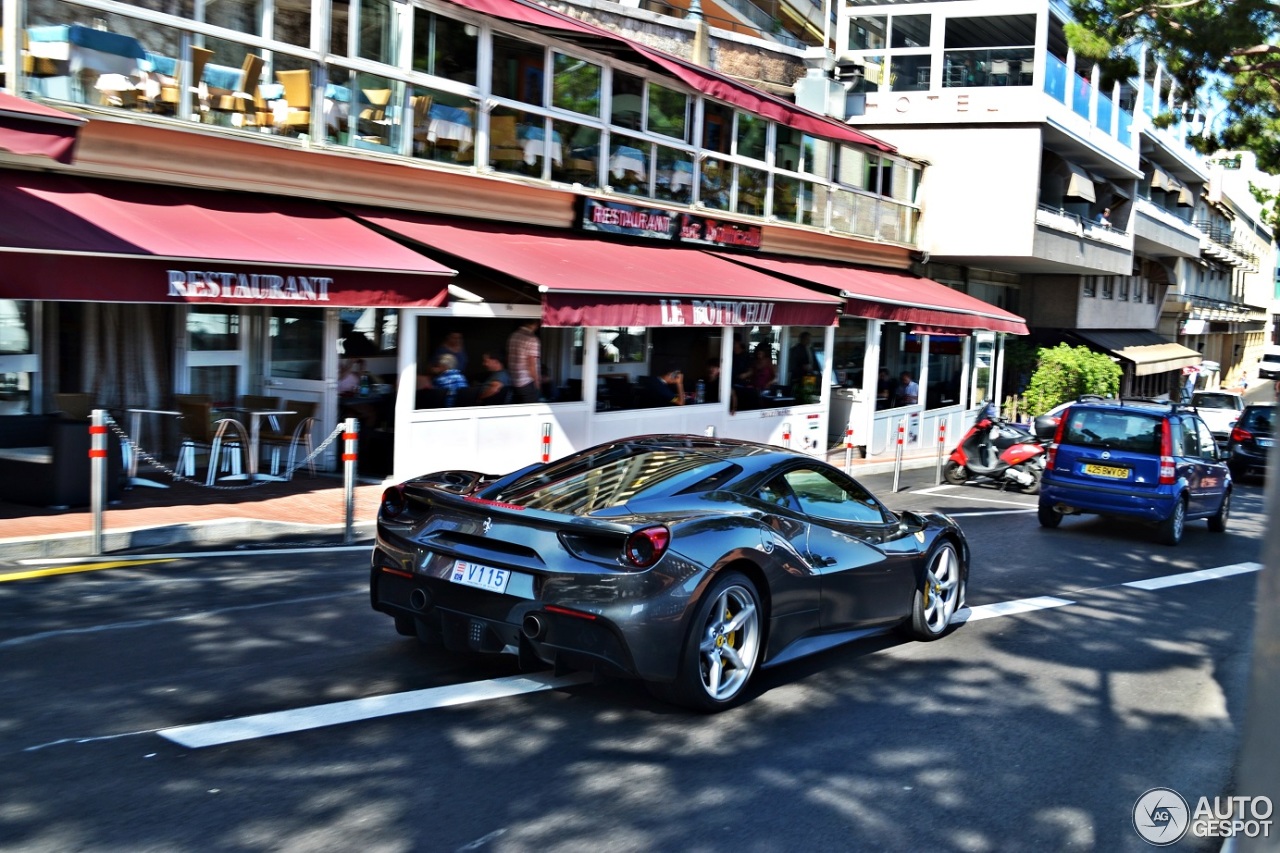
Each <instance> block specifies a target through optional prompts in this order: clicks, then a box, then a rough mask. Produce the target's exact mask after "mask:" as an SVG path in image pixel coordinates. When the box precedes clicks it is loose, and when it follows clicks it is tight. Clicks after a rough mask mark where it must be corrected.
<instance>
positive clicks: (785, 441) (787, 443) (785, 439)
mask: <svg viewBox="0 0 1280 853" xmlns="http://www.w3.org/2000/svg"><path fill="white" fill-rule="evenodd" d="M782 446H783V447H785V448H787V449H788V450H790V449H791V424H790V423H785V424H783V425H782Z"/></svg>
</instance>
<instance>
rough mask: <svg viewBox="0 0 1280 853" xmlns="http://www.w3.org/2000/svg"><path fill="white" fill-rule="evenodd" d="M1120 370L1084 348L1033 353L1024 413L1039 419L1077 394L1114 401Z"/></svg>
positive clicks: (1118, 391)
mask: <svg viewBox="0 0 1280 853" xmlns="http://www.w3.org/2000/svg"><path fill="white" fill-rule="evenodd" d="M1120 375H1121V370H1120V366H1119V365H1118V364H1116V363H1115V362H1114V361H1112V360H1111V357H1110V356H1108V355H1104V354H1102V353H1098V352H1094V351H1093V350H1091V349H1089V348H1088V347H1071V346H1067V345H1066V344H1058V345H1057V346H1056V347H1053V348H1052V349H1043V348H1042V349H1041V350H1040V351H1039V352H1037V353H1036V372H1035V373H1033V374H1032V375H1031V383H1030V384H1029V385H1028V386H1027V393H1026V396H1025V400H1026V408H1027V411H1028V412H1030V413H1031V414H1033V415H1043V414H1044V413H1045V412H1047V411H1049V410H1050V409H1052V408H1053V407H1054V406H1056V405H1058V404H1059V403H1065V402H1067V401H1068V400H1075V399H1076V398H1078V397H1079V396H1080V395H1081V394H1101V395H1102V396H1104V397H1114V396H1115V395H1116V394H1118V393H1120Z"/></svg>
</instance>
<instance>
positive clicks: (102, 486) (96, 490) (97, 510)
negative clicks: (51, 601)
mask: <svg viewBox="0 0 1280 853" xmlns="http://www.w3.org/2000/svg"><path fill="white" fill-rule="evenodd" d="M106 416H107V412H106V410H105V409H94V410H93V413H92V415H91V416H90V420H89V509H90V511H91V512H92V513H93V539H92V547H93V556H95V557H97V556H100V555H101V554H102V511H103V510H104V509H105V508H106V503H107V501H106V490H107V425H106Z"/></svg>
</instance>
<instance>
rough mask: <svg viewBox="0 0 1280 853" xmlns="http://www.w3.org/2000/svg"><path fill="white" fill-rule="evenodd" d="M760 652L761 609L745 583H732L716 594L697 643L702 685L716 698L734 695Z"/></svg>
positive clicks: (747, 677)
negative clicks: (699, 641) (744, 585)
mask: <svg viewBox="0 0 1280 853" xmlns="http://www.w3.org/2000/svg"><path fill="white" fill-rule="evenodd" d="M759 653H760V611H759V608H758V607H757V606H756V601H755V596H754V595H752V594H751V591H750V590H748V589H747V588H746V587H743V586H740V585H737V584H735V585H733V586H730V587H728V588H727V589H725V590H724V591H723V592H722V593H720V595H719V597H717V598H716V601H715V603H714V604H713V605H712V606H711V610H710V612H709V613H708V614H707V621H706V625H705V626H704V627H703V631H702V642H701V643H700V644H699V647H698V668H699V670H701V675H702V689H703V690H705V691H706V693H707V695H708V696H710V697H711V698H712V699H715V700H717V701H721V702H723V701H726V700H728V699H731V698H733V696H734V695H736V694H737V693H738V692H739V691H740V690H741V689H742V688H743V687H744V686H746V683H747V679H749V678H750V677H751V672H752V670H753V669H755V664H756V659H757V657H758V656H759Z"/></svg>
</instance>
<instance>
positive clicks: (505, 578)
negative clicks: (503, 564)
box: [449, 560, 511, 592]
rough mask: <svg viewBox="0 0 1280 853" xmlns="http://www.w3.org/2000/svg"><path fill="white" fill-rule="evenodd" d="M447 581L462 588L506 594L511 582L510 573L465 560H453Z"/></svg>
mask: <svg viewBox="0 0 1280 853" xmlns="http://www.w3.org/2000/svg"><path fill="white" fill-rule="evenodd" d="M449 580H451V581H453V582H454V583H460V584H462V585H463V586H473V587H475V588H476V589H487V590H489V591H490V592H506V591H507V584H508V583H510V582H511V572H510V571H508V570H507V569H495V568H493V567H492V566H482V565H480V564H479V563H471V562H468V561H466V560H455V561H454V563H453V571H452V572H450V573H449Z"/></svg>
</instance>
